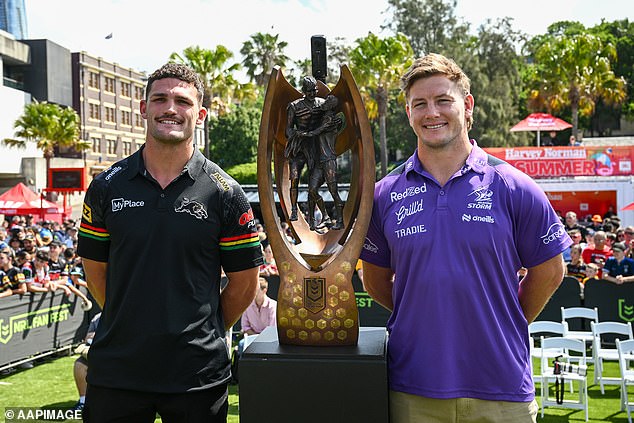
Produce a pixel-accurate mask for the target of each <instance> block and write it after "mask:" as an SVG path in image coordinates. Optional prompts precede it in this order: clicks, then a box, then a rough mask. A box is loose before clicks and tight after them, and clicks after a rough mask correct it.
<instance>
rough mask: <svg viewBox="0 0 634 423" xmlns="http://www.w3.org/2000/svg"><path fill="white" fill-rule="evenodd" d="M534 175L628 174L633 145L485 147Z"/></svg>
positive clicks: (633, 159) (536, 176)
mask: <svg viewBox="0 0 634 423" xmlns="http://www.w3.org/2000/svg"><path fill="white" fill-rule="evenodd" d="M485 150H486V151H487V152H488V153H489V154H491V155H492V156H495V157H497V158H499V159H502V160H504V161H505V162H507V163H509V164H511V165H512V166H514V167H516V168H518V169H519V170H521V171H522V172H524V173H526V174H527V175H529V176H531V177H533V178H554V177H560V176H630V175H633V174H634V172H632V162H633V161H634V147H632V146H622V147H621V146H619V147H605V146H601V147H599V146H597V147H543V148H539V147H519V148H485Z"/></svg>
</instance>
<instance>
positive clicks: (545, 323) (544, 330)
mask: <svg viewBox="0 0 634 423" xmlns="http://www.w3.org/2000/svg"><path fill="white" fill-rule="evenodd" d="M567 333H568V324H567V323H566V322H553V321H549V320H542V321H537V322H533V323H531V324H529V325H528V335H529V342H530V353H531V366H532V365H533V360H532V358H533V357H534V358H537V359H539V360H541V357H542V348H541V345H539V346H536V345H535V337H534V336H535V335H540V336H541V335H543V334H550V335H556V336H563V337H565V336H566V334H567ZM547 355H548V357H549V358H555V357H557V356H560V355H562V356H566V352H565V351H564V350H563V349H561V350H560V351H549V352H548V353H547ZM532 373H533V383H537V382H541V381H542V377H541V373H540V372H535V370H534V369H533V370H532Z"/></svg>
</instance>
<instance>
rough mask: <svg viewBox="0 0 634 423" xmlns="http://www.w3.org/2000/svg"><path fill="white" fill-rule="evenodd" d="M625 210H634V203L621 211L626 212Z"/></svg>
mask: <svg viewBox="0 0 634 423" xmlns="http://www.w3.org/2000/svg"><path fill="white" fill-rule="evenodd" d="M625 210H634V203H631V204H628V205H627V206H625V207H623V208H622V209H621V211H625Z"/></svg>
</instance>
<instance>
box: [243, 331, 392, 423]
mask: <svg viewBox="0 0 634 423" xmlns="http://www.w3.org/2000/svg"><path fill="white" fill-rule="evenodd" d="M386 341H387V334H386V331H385V328H361V329H360V332H359V342H358V344H357V345H356V346H351V347H341V346H334V347H323V346H322V347H307V346H294V345H280V343H279V341H278V338H277V331H276V330H275V328H274V327H268V328H266V330H265V331H264V332H262V333H261V334H260V335H258V337H257V338H256V339H255V341H253V342H252V343H251V344H250V345H249V346H248V347H247V349H246V350H245V351H244V353H243V355H242V358H241V359H240V364H239V366H240V422H241V423H256V422H257V423H260V422H275V423H297V422H302V423H313V422H314V423H323V422H329V423H339V422H341V423H367V422H376V423H382V422H385V423H387V422H388V421H389V410H388V402H389V401H388V398H389V396H388V395H389V392H388V384H387V352H386V346H387V345H386Z"/></svg>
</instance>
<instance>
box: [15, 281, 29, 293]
mask: <svg viewBox="0 0 634 423" xmlns="http://www.w3.org/2000/svg"><path fill="white" fill-rule="evenodd" d="M26 293H27V290H26V283H25V282H22V283H20V284H19V285H18V288H17V289H13V295H16V294H17V295H24V294H26Z"/></svg>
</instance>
